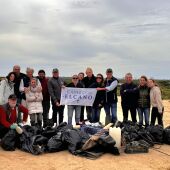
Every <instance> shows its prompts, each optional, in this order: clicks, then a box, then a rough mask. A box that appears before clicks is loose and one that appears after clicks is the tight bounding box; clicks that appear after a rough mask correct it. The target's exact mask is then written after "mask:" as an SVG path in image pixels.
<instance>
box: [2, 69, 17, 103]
mask: <svg viewBox="0 0 170 170" xmlns="http://www.w3.org/2000/svg"><path fill="white" fill-rule="evenodd" d="M15 78H16V76H15V73H14V72H10V73H9V74H8V76H7V77H6V78H5V79H3V80H2V81H1V82H0V105H3V104H5V103H7V102H8V97H9V96H10V95H11V94H14V84H15Z"/></svg>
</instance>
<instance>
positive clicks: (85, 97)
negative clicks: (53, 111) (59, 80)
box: [60, 87, 97, 106]
mask: <svg viewBox="0 0 170 170" xmlns="http://www.w3.org/2000/svg"><path fill="white" fill-rule="evenodd" d="M96 92H97V90H96V89H95V88H73V87H65V88H63V89H62V91H61V100H60V104H61V105H81V106H92V105H93V102H94V100H95V97H96Z"/></svg>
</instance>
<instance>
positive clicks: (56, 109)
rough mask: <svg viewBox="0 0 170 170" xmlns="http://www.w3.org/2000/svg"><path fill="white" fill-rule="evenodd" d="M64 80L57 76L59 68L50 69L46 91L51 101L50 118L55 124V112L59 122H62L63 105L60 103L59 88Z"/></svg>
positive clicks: (63, 83)
mask: <svg viewBox="0 0 170 170" xmlns="http://www.w3.org/2000/svg"><path fill="white" fill-rule="evenodd" d="M64 85H65V82H64V81H63V79H62V78H60V77H59V70H58V69H57V68H54V69H53V71H52V78H50V79H49V81H48V91H49V94H50V96H51V103H52V110H53V113H52V119H53V122H54V123H56V125H57V114H59V124H60V123H62V122H63V115H64V106H63V105H60V98H61V89H62V87H64Z"/></svg>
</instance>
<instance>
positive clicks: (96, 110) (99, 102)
mask: <svg viewBox="0 0 170 170" xmlns="http://www.w3.org/2000/svg"><path fill="white" fill-rule="evenodd" d="M90 88H104V78H103V75H102V74H100V73H99V74H97V76H96V82H95V83H93V84H92V85H91V86H90ZM104 100H105V91H97V93H96V97H95V100H94V103H93V107H92V121H91V122H92V123H96V122H99V121H100V112H101V108H102V107H103V105H104Z"/></svg>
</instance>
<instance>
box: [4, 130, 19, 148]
mask: <svg viewBox="0 0 170 170" xmlns="http://www.w3.org/2000/svg"><path fill="white" fill-rule="evenodd" d="M17 137H18V134H17V132H16V130H12V129H11V130H9V131H8V133H6V135H5V136H4V137H3V138H2V140H1V147H2V148H3V149H4V150H6V151H15V149H16V141H17Z"/></svg>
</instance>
